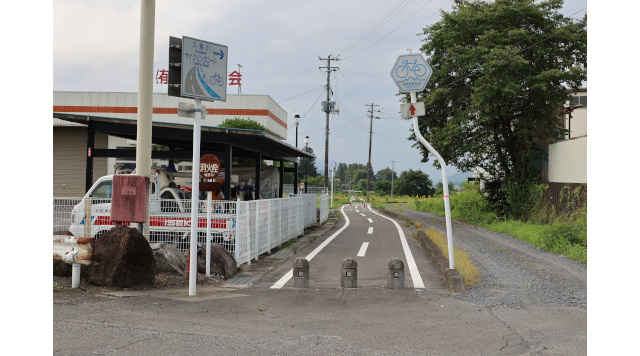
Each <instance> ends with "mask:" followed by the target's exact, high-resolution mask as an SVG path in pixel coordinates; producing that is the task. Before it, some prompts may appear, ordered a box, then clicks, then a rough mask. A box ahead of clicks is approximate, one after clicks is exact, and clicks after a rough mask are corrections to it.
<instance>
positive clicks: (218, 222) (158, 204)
mask: <svg viewBox="0 0 640 356" xmlns="http://www.w3.org/2000/svg"><path fill="white" fill-rule="evenodd" d="M175 175H176V174H175V173H173V172H168V171H166V170H162V169H157V170H156V172H155V174H153V175H151V176H150V182H149V184H150V203H149V204H150V205H149V217H150V218H149V220H150V221H149V240H150V242H167V243H173V244H175V245H176V246H177V247H178V248H179V249H181V250H186V249H187V248H188V243H189V241H190V237H189V236H190V233H191V193H190V192H187V191H186V190H184V189H182V188H178V187H177V186H176V184H175V182H174V178H175ZM112 187H113V175H107V176H103V177H100V178H99V179H98V180H97V181H96V182H95V183H94V184H93V186H92V187H91V188H90V189H89V191H88V192H87V194H86V195H85V196H84V197H83V198H82V200H81V201H80V203H79V204H77V205H76V206H74V207H73V210H72V213H71V225H70V227H69V231H71V233H72V234H73V235H74V236H83V237H85V231H86V232H87V233H89V231H90V236H86V237H93V238H98V237H99V236H100V235H102V234H103V233H105V232H107V231H109V230H110V229H111V228H113V227H114V226H115V224H116V223H115V222H113V221H111V194H112V190H113V188H112ZM88 202H90V204H91V224H90V226H85V216H88V215H89V212H88V211H85V206H86V204H88ZM206 205H207V202H206V200H200V204H199V209H198V210H199V211H198V242H199V243H205V242H206V241H205V240H206V231H207V228H206V226H207V218H206ZM87 210H88V207H87ZM212 212H213V214H212V219H211V232H212V237H213V242H216V243H221V244H230V243H232V241H233V240H234V238H235V234H234V231H235V229H234V228H235V224H236V214H235V205H234V204H233V203H231V204H230V203H229V202H227V201H218V200H214V201H213V204H212ZM125 225H128V223H125Z"/></svg>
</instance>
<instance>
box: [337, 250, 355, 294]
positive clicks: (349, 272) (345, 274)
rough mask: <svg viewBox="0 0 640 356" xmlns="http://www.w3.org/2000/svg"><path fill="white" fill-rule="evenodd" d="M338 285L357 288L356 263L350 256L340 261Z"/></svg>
mask: <svg viewBox="0 0 640 356" xmlns="http://www.w3.org/2000/svg"><path fill="white" fill-rule="evenodd" d="M340 287H342V288H358V263H357V262H356V260H354V259H353V258H351V257H347V258H345V259H344V261H342V277H341V278H340Z"/></svg>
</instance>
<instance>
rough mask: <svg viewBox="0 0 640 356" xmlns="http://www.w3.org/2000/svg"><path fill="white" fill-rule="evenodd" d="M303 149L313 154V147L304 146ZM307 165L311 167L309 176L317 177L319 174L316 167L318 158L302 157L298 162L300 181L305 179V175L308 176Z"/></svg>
mask: <svg viewBox="0 0 640 356" xmlns="http://www.w3.org/2000/svg"><path fill="white" fill-rule="evenodd" d="M302 150H303V151H305V152H307V153H310V154H313V148H311V147H308V146H307V147H303V148H302ZM307 167H308V169H309V174H308V176H309V177H315V176H317V175H318V168H317V167H316V159H315V158H305V157H302V158H300V163H298V179H300V181H304V179H305V177H306V176H307ZM323 179H324V178H323ZM323 182H324V181H323ZM321 185H322V184H321Z"/></svg>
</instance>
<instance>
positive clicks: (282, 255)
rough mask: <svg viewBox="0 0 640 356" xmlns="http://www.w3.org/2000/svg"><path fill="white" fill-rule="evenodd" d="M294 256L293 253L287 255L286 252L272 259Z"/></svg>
mask: <svg viewBox="0 0 640 356" xmlns="http://www.w3.org/2000/svg"><path fill="white" fill-rule="evenodd" d="M291 256H293V253H286V252H282V253H276V254H273V255H271V257H278V258H282V257H285V258H286V257H291Z"/></svg>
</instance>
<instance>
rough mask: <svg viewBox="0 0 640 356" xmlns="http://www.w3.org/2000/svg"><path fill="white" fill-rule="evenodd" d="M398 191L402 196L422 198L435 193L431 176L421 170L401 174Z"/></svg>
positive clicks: (410, 170)
mask: <svg viewBox="0 0 640 356" xmlns="http://www.w3.org/2000/svg"><path fill="white" fill-rule="evenodd" d="M394 184H395V182H394ZM389 189H391V188H389ZM396 189H397V191H398V193H399V194H401V195H410V196H413V195H418V196H421V197H423V196H424V197H426V196H431V195H433V194H434V192H435V189H434V188H433V182H432V181H431V178H429V175H428V174H426V173H423V172H422V171H421V170H417V171H414V170H413V169H409V170H408V171H403V172H402V173H400V178H399V179H398V183H397V185H396Z"/></svg>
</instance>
